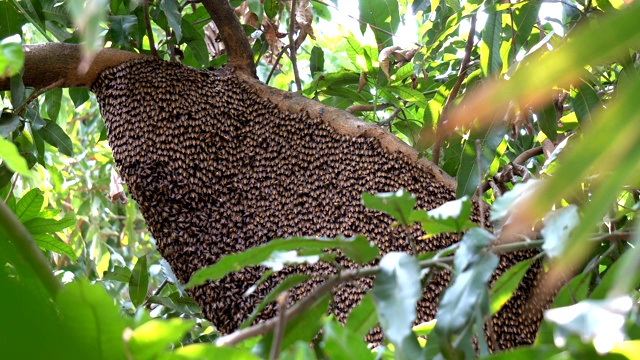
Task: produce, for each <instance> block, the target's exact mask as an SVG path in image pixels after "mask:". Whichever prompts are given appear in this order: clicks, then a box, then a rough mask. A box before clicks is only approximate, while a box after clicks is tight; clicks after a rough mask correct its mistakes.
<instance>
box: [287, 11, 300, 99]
mask: <svg viewBox="0 0 640 360" xmlns="http://www.w3.org/2000/svg"><path fill="white" fill-rule="evenodd" d="M297 5H298V0H292V1H291V11H290V12H289V59H291V67H292V68H293V76H294V77H295V79H296V88H297V91H301V90H302V82H301V81H300V73H299V72H298V61H297V60H296V52H298V49H297V48H296V45H295V44H296V43H295V41H294V40H293V32H294V31H295V24H296V6H297Z"/></svg>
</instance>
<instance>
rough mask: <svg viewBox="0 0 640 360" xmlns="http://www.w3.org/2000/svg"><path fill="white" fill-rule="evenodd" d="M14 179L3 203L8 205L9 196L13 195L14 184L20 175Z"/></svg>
mask: <svg viewBox="0 0 640 360" xmlns="http://www.w3.org/2000/svg"><path fill="white" fill-rule="evenodd" d="M15 176H16V178H15V179H13V182H12V183H11V189H9V193H8V194H7V198H6V199H4V203H5V204H6V203H8V202H9V199H11V195H13V189H15V187H16V183H17V182H18V178H19V177H20V175H18V174H15Z"/></svg>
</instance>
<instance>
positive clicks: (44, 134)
mask: <svg viewBox="0 0 640 360" xmlns="http://www.w3.org/2000/svg"><path fill="white" fill-rule="evenodd" d="M35 132H36V133H37V134H38V135H40V137H41V138H42V139H43V140H44V141H46V142H48V143H49V144H51V145H53V146H54V147H55V148H56V149H58V150H59V151H60V152H61V153H63V154H65V155H67V156H73V144H72V143H71V139H70V138H69V136H68V135H67V134H66V133H65V132H64V130H62V128H61V127H60V126H59V125H58V124H56V123H55V122H53V121H47V124H46V125H45V126H44V127H43V128H41V129H39V130H36V131H35Z"/></svg>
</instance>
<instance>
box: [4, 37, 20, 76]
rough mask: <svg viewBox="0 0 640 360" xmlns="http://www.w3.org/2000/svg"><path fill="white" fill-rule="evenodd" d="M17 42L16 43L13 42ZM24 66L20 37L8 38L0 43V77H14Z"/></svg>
mask: <svg viewBox="0 0 640 360" xmlns="http://www.w3.org/2000/svg"><path fill="white" fill-rule="evenodd" d="M14 40H17V41H14ZM23 65H24V53H23V52H22V43H21V42H20V37H18V36H16V37H15V38H14V37H12V38H8V39H4V40H2V42H0V77H10V76H15V75H18V74H19V73H20V70H22V67H23Z"/></svg>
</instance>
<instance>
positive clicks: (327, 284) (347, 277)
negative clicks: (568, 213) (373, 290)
mask: <svg viewBox="0 0 640 360" xmlns="http://www.w3.org/2000/svg"><path fill="white" fill-rule="evenodd" d="M542 243H543V241H542V240H527V241H522V242H516V243H510V244H504V245H497V246H494V247H492V248H491V251H492V252H493V253H495V254H502V253H507V252H512V251H518V250H524V249H531V248H538V247H540V246H542ZM453 259H454V256H453V255H452V256H446V257H443V258H438V259H436V258H434V259H428V260H422V261H420V262H418V265H419V266H420V268H421V269H425V268H430V267H442V265H443V264H446V265H449V264H452V263H453ZM379 272H380V268H379V267H378V266H367V267H364V268H361V269H355V270H347V271H342V272H341V273H340V274H339V275H336V276H333V277H330V278H328V279H327V280H325V281H324V282H323V283H322V284H320V285H318V287H316V288H315V289H314V290H313V291H312V292H311V293H310V294H309V295H308V296H307V297H305V298H304V299H302V300H300V301H299V302H297V303H296V304H295V305H294V306H292V307H291V308H289V310H287V314H286V315H285V316H286V317H287V319H293V318H295V317H296V316H298V315H300V314H301V313H302V312H303V311H305V310H306V309H308V308H309V307H310V306H311V305H313V304H315V303H316V301H318V300H319V299H321V298H322V297H323V296H324V295H325V294H327V293H329V292H331V291H332V290H333V288H334V287H335V286H336V285H338V284H340V283H343V282H348V281H353V280H355V279H359V278H363V277H369V276H375V275H377V274H378V273H379ZM277 322H278V319H277V318H272V319H269V320H267V321H265V322H262V323H259V324H257V325H254V326H251V327H248V328H246V329H242V330H238V331H236V332H233V333H231V334H229V335H226V336H223V337H221V338H218V340H216V345H218V346H234V345H236V344H238V343H240V342H242V341H244V340H247V339H249V338H252V337H254V336H258V335H264V334H267V333H269V332H271V331H273V330H274V329H275V327H276V323H277Z"/></svg>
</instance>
